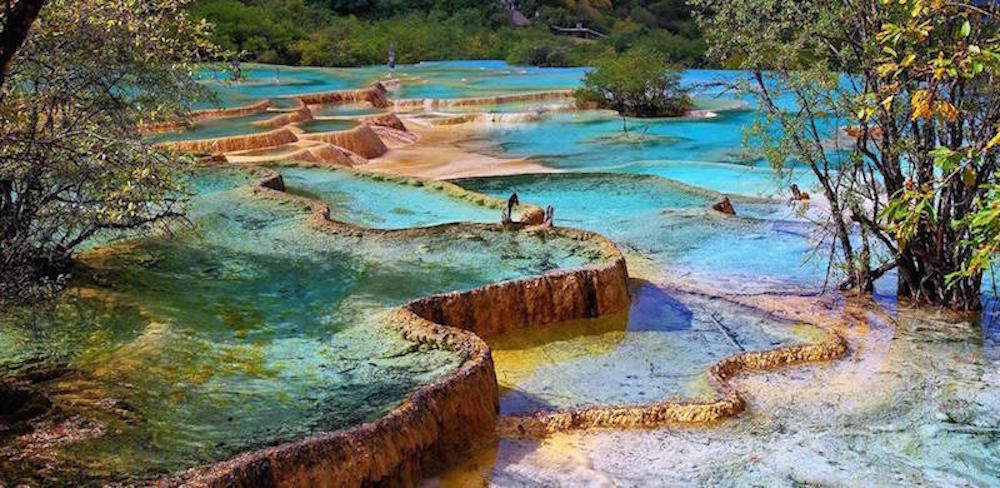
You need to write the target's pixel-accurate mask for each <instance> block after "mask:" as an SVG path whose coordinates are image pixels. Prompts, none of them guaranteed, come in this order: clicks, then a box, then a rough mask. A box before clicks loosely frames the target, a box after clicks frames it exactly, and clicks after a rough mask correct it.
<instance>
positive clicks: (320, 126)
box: [299, 119, 358, 132]
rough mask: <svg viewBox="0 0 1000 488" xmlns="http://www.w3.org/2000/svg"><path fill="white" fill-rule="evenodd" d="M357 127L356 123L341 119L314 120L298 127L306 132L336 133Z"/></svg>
mask: <svg viewBox="0 0 1000 488" xmlns="http://www.w3.org/2000/svg"><path fill="white" fill-rule="evenodd" d="M357 126H358V122H356V121H353V120H343V119H314V120H310V121H308V122H303V123H302V124H300V125H299V127H302V128H303V129H304V130H305V131H306V132H336V131H342V130H348V129H353V128H355V127H357Z"/></svg>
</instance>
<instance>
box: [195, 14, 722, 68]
mask: <svg viewBox="0 0 1000 488" xmlns="http://www.w3.org/2000/svg"><path fill="white" fill-rule="evenodd" d="M514 10H516V11H517V12H518V13H520V14H521V15H523V18H524V19H527V21H528V22H529V23H530V25H522V26H518V25H516V23H515V21H514V20H513V19H514V16H515V13H514ZM191 11H192V13H193V14H194V15H195V16H197V17H201V18H204V19H206V20H208V21H209V22H211V23H212V24H214V26H215V31H214V37H215V41H216V42H217V43H218V44H219V45H220V46H221V47H223V48H225V49H227V50H229V51H230V52H232V53H234V54H238V55H239V56H240V57H241V59H242V60H244V61H257V62H264V63H276V64H288V65H309V66H360V65H369V64H380V63H385V62H386V60H387V56H388V52H389V49H390V48H394V50H395V53H396V61H397V62H399V63H413V62H418V61H428V60H445V59H505V60H507V61H509V62H511V63H517V64H532V65H536V66H581V65H588V64H592V62H593V60H595V59H597V58H599V57H601V56H604V55H607V54H610V53H612V52H623V51H625V50H627V49H630V48H633V47H646V48H650V49H655V50H657V51H660V52H662V53H663V54H664V56H665V57H666V59H667V60H668V61H670V62H671V63H674V64H677V65H680V66H687V67H693V66H703V65H704V64H705V60H704V51H705V48H704V43H703V41H702V40H701V37H700V35H699V33H698V29H697V27H696V26H695V22H694V20H693V19H692V17H691V10H690V8H689V7H688V6H687V4H686V2H685V0H628V1H621V2H612V1H611V0H519V1H510V0H507V1H502V0H498V1H486V2H484V1H482V0H415V1H411V0H198V1H196V2H194V3H193V4H192V6H191ZM523 23H524V22H522V24H523ZM577 23H581V24H582V25H583V26H585V27H587V28H590V29H593V30H595V31H597V32H600V33H601V34H604V35H606V36H607V37H599V36H596V37H595V38H594V39H581V38H577V37H573V36H568V35H563V34H558V33H556V32H555V31H554V30H553V27H556V26H559V27H573V26H575V25H576V24H577Z"/></svg>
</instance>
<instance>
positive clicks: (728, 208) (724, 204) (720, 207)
mask: <svg viewBox="0 0 1000 488" xmlns="http://www.w3.org/2000/svg"><path fill="white" fill-rule="evenodd" d="M712 210H715V211H716V212H721V213H724V214H726V215H736V209H735V208H733V202H730V201H729V197H728V196H726V195H722V198H720V199H719V201H718V202H715V205H712Z"/></svg>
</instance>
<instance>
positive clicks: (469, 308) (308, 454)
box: [155, 165, 630, 487]
mask: <svg viewBox="0 0 1000 488" xmlns="http://www.w3.org/2000/svg"><path fill="white" fill-rule="evenodd" d="M227 166H229V165H227ZM234 167H236V168H242V169H247V168H246V167H245V166H234ZM256 170H257V171H261V172H262V174H261V175H260V178H259V179H258V180H257V181H256V182H255V183H253V192H254V194H256V195H258V196H260V197H262V198H268V199H273V200H277V201H281V202H287V203H292V204H296V205H299V206H301V208H303V210H305V211H307V212H309V213H310V218H309V222H310V224H311V225H312V226H314V227H316V228H317V229H318V230H321V231H325V232H330V233H336V234H346V235H354V236H359V237H360V236H368V237H390V238H406V237H408V236H414V235H421V234H426V233H428V232H432V231H434V232H439V231H441V230H445V231H449V230H470V229H472V230H508V231H512V232H551V233H558V234H560V235H563V236H565V235H567V234H568V235H570V236H572V237H573V238H576V239H597V241H598V244H599V246H600V248H601V250H602V252H603V253H605V254H606V256H605V257H606V258H608V261H607V262H603V263H601V264H598V265H595V266H588V267H580V268H568V269H562V270H557V271H553V272H551V273H546V274H543V275H539V276H534V277H529V278H523V279H518V280H510V281H504V282H499V283H493V284H489V285H485V286H483V287H479V288H475V289H472V290H468V291H462V292H452V293H446V294H441V295H433V296H430V297H424V298H420V299H417V300H414V301H411V302H409V303H408V304H405V305H403V306H401V307H399V308H397V309H395V310H394V311H392V312H391V313H390V319H389V320H390V325H391V326H393V327H394V328H396V329H397V330H399V331H400V332H401V333H402V334H403V337H404V338H407V339H409V340H412V341H414V342H417V343H418V344H422V345H428V346H431V347H435V348H440V349H445V350H450V351H453V352H456V353H458V354H459V355H460V356H461V357H462V358H463V360H462V364H461V366H459V368H458V369H457V370H455V371H454V372H452V373H451V374H449V375H448V376H445V377H443V378H440V379H438V380H437V381H435V382H434V383H432V384H430V385H427V386H424V387H422V388H420V389H418V390H417V391H416V392H415V393H413V394H412V395H410V396H409V397H408V398H407V399H406V400H404V401H403V403H402V404H400V405H399V406H397V407H396V408H394V409H393V410H392V411H391V412H390V413H389V414H387V415H385V416H383V417H380V418H378V419H376V420H374V421H372V422H368V423H365V424H362V425H359V426H356V427H352V428H349V429H343V430H338V431H333V432H328V433H322V434H316V435H313V436H309V437H306V438H303V439H300V440H297V441H292V442H288V443H285V444H281V445H278V446H275V447H270V448H265V449H261V450H257V451H251V452H247V453H244V454H241V455H239V456H237V457H235V458H233V459H230V460H228V461H223V462H220V463H216V464H213V465H210V466H208V467H203V468H194V469H191V470H189V471H188V472H187V473H185V474H183V475H181V476H179V477H171V478H164V479H160V480H158V481H156V482H155V484H156V485H159V486H181V485H183V486H213V487H214V486H261V485H266V486H272V485H273V486H330V485H336V486H358V485H367V484H374V483H391V484H415V483H416V482H418V481H419V480H421V479H422V478H423V477H424V475H426V474H429V473H432V472H434V471H436V470H439V469H441V468H443V467H444V466H446V465H448V464H450V463H451V462H452V461H454V460H456V459H457V458H458V456H460V455H462V454H464V453H466V452H468V451H469V450H471V449H474V448H475V447H477V446H478V445H480V444H482V443H484V442H487V441H489V440H490V439H494V438H495V435H496V432H497V430H496V428H497V424H498V419H499V386H498V384H497V380H496V373H495V371H494V367H493V358H492V355H491V352H490V348H489V345H488V344H487V343H486V342H485V341H484V340H483V339H481V338H480V337H479V334H482V335H486V334H488V333H490V332H492V331H495V330H498V329H513V328H516V327H526V326H534V325H540V324H534V323H532V324H526V323H522V322H521V320H522V318H523V317H524V315H515V314H503V315H497V314H486V315H481V314H480V315H477V313H480V312H482V311H483V310H484V309H483V308H482V307H480V305H481V304H482V303H483V301H484V300H487V301H489V300H493V299H502V300H504V302H505V303H507V304H509V305H513V306H517V307H519V310H522V311H524V312H525V313H526V314H528V316H530V317H531V319H532V320H538V321H539V322H541V323H542V324H553V323H558V322H563V321H567V320H575V319H582V318H592V317H596V316H598V315H599V314H604V313H614V312H618V311H621V310H622V309H624V308H626V307H627V306H628V305H629V303H630V297H629V294H628V271H627V269H626V267H625V266H626V265H625V258H624V256H623V255H622V254H621V252H620V251H619V250H618V248H617V246H615V244H614V243H612V242H611V241H610V240H607V239H606V238H603V237H601V236H599V235H597V234H594V233H592V232H587V231H579V230H575V229H547V228H541V227H532V226H528V225H521V224H515V225H510V226H502V225H500V224H471V223H454V224H442V225H438V226H433V227H425V228H413V229H399V230H377V229H369V228H365V227H360V226H355V225H352V224H347V223H342V222H337V221H334V220H331V219H330V218H329V208H328V207H327V206H326V204H324V203H322V202H319V201H315V200H311V199H308V198H305V197H301V196H296V195H292V194H289V193H286V192H284V184H283V181H282V178H281V176H280V174H278V173H276V172H274V171H271V170H267V169H261V168H257V169H256ZM581 296H582V297H584V298H583V299H582V301H581V299H580V297H581ZM554 297H558V298H559V299H560V300H562V301H564V302H565V303H567V304H571V305H567V306H562V307H546V304H547V303H549V300H551V299H552V298H554ZM477 309H478V310H479V311H480V312H477ZM529 311H530V312H529ZM437 314H441V317H444V318H439V317H437V316H436V315H437ZM428 316H430V317H428ZM432 319H436V320H443V321H446V322H450V323H445V324H441V323H435V321H432Z"/></svg>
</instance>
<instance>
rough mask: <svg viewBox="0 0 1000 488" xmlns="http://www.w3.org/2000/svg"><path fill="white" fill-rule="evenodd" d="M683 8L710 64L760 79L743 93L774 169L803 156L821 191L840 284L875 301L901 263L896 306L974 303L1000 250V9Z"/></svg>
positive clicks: (726, 1) (771, 3) (783, 1)
mask: <svg viewBox="0 0 1000 488" xmlns="http://www.w3.org/2000/svg"><path fill="white" fill-rule="evenodd" d="M691 2H692V4H693V5H694V6H695V7H696V9H697V11H698V13H699V16H700V19H701V23H702V27H703V28H704V32H705V34H706V37H707V39H708V41H709V44H710V45H711V50H710V53H711V55H713V56H714V57H715V58H716V59H717V60H719V61H720V62H722V63H724V64H726V65H727V66H730V67H737V68H742V69H746V70H749V71H751V72H752V73H753V74H754V77H753V79H752V80H750V83H748V84H744V85H743V86H741V87H740V88H742V89H744V90H745V91H746V92H747V93H752V94H754V95H756V96H757V97H758V98H759V100H760V102H761V107H762V108H763V111H764V112H765V113H766V120H765V121H764V123H763V124H761V125H759V126H758V129H760V130H758V131H757V135H760V136H762V139H763V141H764V142H765V143H767V144H768V145H769V147H768V150H767V151H766V153H767V154H768V157H769V159H770V160H771V161H772V163H773V164H774V165H775V166H776V167H777V168H779V169H781V170H784V169H785V168H786V166H787V162H788V161H789V160H790V159H794V160H796V161H797V162H798V164H800V165H804V166H806V167H807V168H808V169H809V170H810V171H812V173H813V174H814V175H815V177H816V179H817V181H818V182H819V185H820V186H821V187H822V188H821V189H822V193H823V195H824V197H825V198H826V200H827V201H828V202H829V205H830V209H831V212H830V218H829V220H828V221H826V222H823V223H822V227H823V229H825V230H827V231H829V232H831V233H832V234H833V236H834V238H835V240H836V241H837V248H834V249H835V252H837V253H840V254H841V256H842V261H843V263H844V264H843V268H844V270H845V271H846V278H845V281H844V282H843V283H842V287H845V288H847V287H856V288H858V289H860V290H862V291H871V289H872V286H873V282H874V280H875V279H877V278H878V277H879V276H881V275H882V274H883V273H885V272H886V271H888V270H891V269H896V270H897V271H898V276H899V281H898V290H899V292H900V295H901V296H904V297H909V298H913V299H915V300H917V301H922V302H925V303H933V304H938V305H946V306H951V307H954V308H959V309H966V310H968V309H975V308H978V307H979V306H980V303H979V289H980V282H981V279H982V272H983V269H984V268H985V267H986V266H987V265H988V264H989V262H990V261H991V260H992V259H994V258H995V253H996V251H997V242H1000V221H997V215H998V213H997V212H996V208H997V207H998V205H997V204H995V203H994V200H995V199H996V198H997V192H996V186H997V184H998V182H997V175H998V155H997V153H996V151H995V150H994V149H995V147H996V146H997V144H1000V134H998V129H1000V104H998V103H997V101H998V98H1000V97H998V95H1000V93H998V91H997V87H998V86H1000V83H998V80H997V76H998V75H1000V12H998V6H997V5H995V4H992V3H990V4H989V5H984V6H982V7H977V6H973V5H968V4H963V3H961V2H959V3H946V2H942V1H940V0H878V1H876V2H865V1H856V0H841V1H838V2H826V1H819V0H808V1H803V0H691ZM844 73H848V74H849V75H847V76H845V75H844ZM830 125H833V126H836V127H847V128H848V129H850V130H849V131H848V133H849V134H850V135H851V137H852V139H851V140H850V141H844V140H843V139H842V138H841V137H839V135H838V134H830V133H828V131H824V130H823V129H822V128H823V127H824V126H830ZM775 128H780V129H781V130H780V131H777V130H774V129H775ZM831 145H834V146H836V147H837V149H840V151H836V152H834V151H830V147H831ZM876 251H880V252H876ZM880 254H881V255H880Z"/></svg>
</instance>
